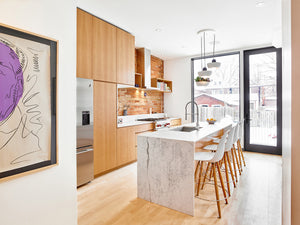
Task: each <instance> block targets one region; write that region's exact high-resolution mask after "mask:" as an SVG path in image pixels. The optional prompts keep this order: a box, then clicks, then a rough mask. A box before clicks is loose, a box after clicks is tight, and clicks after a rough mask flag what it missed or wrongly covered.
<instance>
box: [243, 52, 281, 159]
mask: <svg viewBox="0 0 300 225" xmlns="http://www.w3.org/2000/svg"><path fill="white" fill-rule="evenodd" d="M269 52H276V63H277V65H276V69H277V81H276V84H277V146H275V147H274V146H265V145H254V144H250V143H249V141H250V126H248V125H249V124H250V118H249V117H250V115H249V113H250V108H249V100H250V96H249V86H250V85H249V76H250V74H249V56H250V55H255V54H262V53H269ZM244 118H245V120H244V149H245V150H246V151H251V152H260V153H268V154H276V155H281V154H282V50H281V48H275V47H267V48H260V49H253V50H247V51H244Z"/></svg>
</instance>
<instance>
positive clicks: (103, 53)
mask: <svg viewBox="0 0 300 225" xmlns="http://www.w3.org/2000/svg"><path fill="white" fill-rule="evenodd" d="M92 35H93V51H92V53H93V66H92V68H93V76H94V80H100V81H108V82H114V83H115V82H117V64H116V62H117V39H116V38H117V28H116V27H115V26H113V25H111V24H109V23H107V22H105V21H103V20H100V19H98V18H97V17H93V33H92Z"/></svg>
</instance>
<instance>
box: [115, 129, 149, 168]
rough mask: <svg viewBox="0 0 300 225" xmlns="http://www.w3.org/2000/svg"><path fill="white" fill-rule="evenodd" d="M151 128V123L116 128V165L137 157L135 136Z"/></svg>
mask: <svg viewBox="0 0 300 225" xmlns="http://www.w3.org/2000/svg"><path fill="white" fill-rule="evenodd" d="M153 129H154V124H153V123H151V124H143V125H138V126H129V127H121V128H118V129H117V166H121V165H124V164H127V163H130V162H133V161H135V160H136V159H137V136H138V135H139V134H141V133H144V132H148V131H152V130H153Z"/></svg>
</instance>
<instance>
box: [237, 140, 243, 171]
mask: <svg viewBox="0 0 300 225" xmlns="http://www.w3.org/2000/svg"><path fill="white" fill-rule="evenodd" d="M236 147H237V152H238V156H239V165H240V169H241V172H243V165H242V157H241V152H240V147H239V145H238V144H237V145H236Z"/></svg>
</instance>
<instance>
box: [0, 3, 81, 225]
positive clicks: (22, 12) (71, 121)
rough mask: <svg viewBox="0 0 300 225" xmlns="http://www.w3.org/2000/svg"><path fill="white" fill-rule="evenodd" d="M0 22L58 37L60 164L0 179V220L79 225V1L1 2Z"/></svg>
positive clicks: (7, 224) (4, 224)
mask: <svg viewBox="0 0 300 225" xmlns="http://www.w3.org/2000/svg"><path fill="white" fill-rule="evenodd" d="M0 21H1V23H4V24H8V25H11V26H15V27H18V28H21V29H25V30H28V31H31V32H35V33H38V34H41V35H45V36H49V37H51V38H55V39H57V40H59V68H58V82H59V85H58V92H59V96H58V109H59V112H58V118H59V124H58V134H59V136H58V151H59V165H58V166H55V167H53V168H50V169H46V170H43V171H41V172H37V173H33V174H31V175H26V176H23V177H20V178H16V179H11V180H9V181H6V182H0V224H1V225H74V224H77V214H76V211H77V206H76V204H77V203H76V167H75V162H76V161H75V159H76V157H75V156H76V155H75V148H76V146H75V142H76V139H75V121H76V118H75V105H76V101H75V96H76V95H75V93H76V92H75V90H76V86H75V84H76V83H75V82H76V80H75V76H76V4H75V1H73V0H51V1H46V0H26V1H24V0H8V1H1V6H0Z"/></svg>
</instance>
